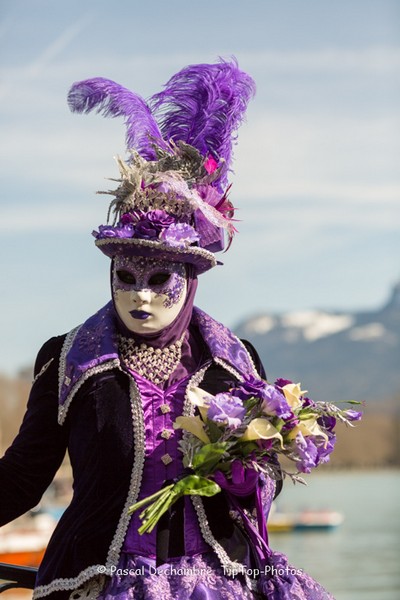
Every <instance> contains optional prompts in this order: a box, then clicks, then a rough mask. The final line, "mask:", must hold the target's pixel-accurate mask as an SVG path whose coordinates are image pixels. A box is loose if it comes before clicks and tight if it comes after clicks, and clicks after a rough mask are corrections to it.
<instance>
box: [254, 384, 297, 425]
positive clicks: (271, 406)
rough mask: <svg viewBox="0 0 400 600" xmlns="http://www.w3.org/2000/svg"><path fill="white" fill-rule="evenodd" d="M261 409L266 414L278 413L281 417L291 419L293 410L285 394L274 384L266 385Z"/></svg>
mask: <svg viewBox="0 0 400 600" xmlns="http://www.w3.org/2000/svg"><path fill="white" fill-rule="evenodd" d="M262 398H263V402H262V405H261V410H262V411H263V413H265V414H266V415H276V416H277V417H280V418H281V419H291V418H292V417H293V412H292V410H291V408H290V406H289V404H288V403H287V400H286V398H285V396H284V395H283V394H282V393H281V392H280V391H279V390H277V389H276V387H275V386H273V385H266V386H265V389H264V394H263V396H262Z"/></svg>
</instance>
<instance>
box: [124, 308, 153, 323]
mask: <svg viewBox="0 0 400 600" xmlns="http://www.w3.org/2000/svg"><path fill="white" fill-rule="evenodd" d="M129 314H131V315H132V317H133V318H134V319H140V320H141V321H144V320H145V319H147V318H148V317H150V316H151V315H150V313H148V312H146V311H145V310H131V311H130V313H129Z"/></svg>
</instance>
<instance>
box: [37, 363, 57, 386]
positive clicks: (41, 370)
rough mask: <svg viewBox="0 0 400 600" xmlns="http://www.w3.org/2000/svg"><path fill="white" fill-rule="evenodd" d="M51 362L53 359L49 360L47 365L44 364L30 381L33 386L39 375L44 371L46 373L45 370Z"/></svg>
mask: <svg viewBox="0 0 400 600" xmlns="http://www.w3.org/2000/svg"><path fill="white" fill-rule="evenodd" d="M53 360H54V358H51V359H50V360H48V361H47V363H45V364H44V365H43V367H42V368H41V369H40V371H39V373H38V374H37V375H36V376H35V377H34V379H33V381H32V384H34V383H35V382H36V381H37V380H38V379H39V377H40V376H41V375H43V373H44V372H45V371H47V369H48V368H49V366H50V365H51V363H52V362H53Z"/></svg>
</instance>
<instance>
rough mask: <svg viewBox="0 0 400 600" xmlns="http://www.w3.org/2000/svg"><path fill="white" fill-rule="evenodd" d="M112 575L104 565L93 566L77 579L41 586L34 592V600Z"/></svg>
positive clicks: (56, 581) (59, 580) (61, 580)
mask: <svg viewBox="0 0 400 600" xmlns="http://www.w3.org/2000/svg"><path fill="white" fill-rule="evenodd" d="M99 573H100V574H101V575H111V572H110V571H109V569H106V567H104V566H103V565H93V566H91V567H88V568H87V569H85V570H84V571H81V573H79V575H77V576H76V577H68V578H63V577H62V578H60V579H54V580H53V581H52V582H51V583H49V584H47V585H39V586H38V587H36V588H35V589H34V590H33V596H32V600H36V598H43V597H45V596H49V595H50V594H52V593H53V592H62V591H64V590H74V589H77V588H78V587H80V586H82V585H83V584H84V583H85V582H86V581H87V580H88V579H90V578H91V577H95V576H97V575H99Z"/></svg>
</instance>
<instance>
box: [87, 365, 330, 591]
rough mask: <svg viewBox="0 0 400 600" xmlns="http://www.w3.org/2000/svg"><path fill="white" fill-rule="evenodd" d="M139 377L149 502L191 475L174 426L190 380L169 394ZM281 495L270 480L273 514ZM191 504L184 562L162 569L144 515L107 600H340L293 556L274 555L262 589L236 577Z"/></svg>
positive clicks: (108, 585)
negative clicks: (292, 561) (143, 529)
mask: <svg viewBox="0 0 400 600" xmlns="http://www.w3.org/2000/svg"><path fill="white" fill-rule="evenodd" d="M134 376H135V380H136V383H137V385H138V388H139V390H140V394H141V397H142V404H143V410H144V417H145V423H146V428H145V448H146V450H145V464H144V470H143V479H142V482H143V483H142V488H141V492H140V495H139V499H141V498H144V497H146V496H148V495H150V494H152V493H154V492H155V491H157V490H158V489H160V486H161V484H162V482H163V481H165V480H168V479H173V478H175V477H178V476H179V475H180V474H181V473H182V471H183V465H182V460H181V453H180V451H179V449H178V440H179V439H180V436H181V433H180V432H179V431H175V430H174V429H173V426H172V424H173V422H174V420H175V419H176V417H177V416H178V415H180V414H182V408H183V403H184V394H185V389H186V386H187V383H188V378H187V377H185V378H184V379H181V380H180V381H179V382H177V383H175V384H173V385H172V386H170V387H168V388H167V389H165V390H161V389H160V388H159V387H157V386H156V385H154V384H153V383H151V382H149V381H148V380H146V379H145V378H144V377H141V376H140V375H138V374H136V373H135V374H134ZM165 457H170V459H171V460H170V461H169V459H168V460H166V458H165ZM164 461H165V462H166V463H167V464H164ZM274 490H275V482H274V481H272V480H271V479H269V480H267V481H266V485H265V486H264V488H263V493H262V499H263V505H264V510H265V513H266V514H267V513H268V512H269V508H270V505H271V502H272V499H273V495H274ZM184 502H185V505H184V510H183V518H184V547H185V553H184V556H181V557H177V558H174V559H171V560H169V561H168V562H165V563H163V564H161V565H158V564H157V561H156V543H157V539H156V528H155V529H154V530H153V532H151V533H146V534H144V535H140V534H139V533H138V527H139V526H140V523H141V522H140V519H139V516H138V512H139V511H138V512H137V513H134V514H133V515H132V518H131V521H130V525H129V528H128V531H127V535H126V537H125V541H124V545H123V548H122V553H121V557H120V560H119V563H118V565H117V568H116V570H115V572H114V574H113V575H112V577H111V578H108V579H107V580H106V582H105V584H104V587H103V589H102V591H101V592H100V594H99V595H98V598H99V599H100V600H113V599H114V600H160V599H161V598H162V600H189V599H190V600H245V599H246V600H247V599H253V598H270V599H274V600H328V599H331V600H332V598H333V597H332V596H331V595H330V594H329V593H327V592H326V591H325V590H324V589H323V588H322V586H320V585H319V584H318V583H317V582H315V581H314V580H313V579H312V578H311V577H310V576H309V575H307V574H305V573H303V572H302V571H301V570H299V569H295V568H294V567H292V566H291V565H288V563H287V559H286V557H285V556H284V555H282V554H279V553H273V554H272V555H271V557H270V565H269V566H268V567H267V571H268V572H267V573H265V574H264V575H261V578H260V582H259V583H258V585H257V582H256V581H255V580H254V579H253V580H251V578H245V577H243V575H241V576H237V577H230V576H229V574H228V573H227V572H225V571H224V568H223V567H222V566H221V563H220V561H219V559H218V557H217V556H216V555H215V553H214V552H213V550H212V549H211V548H210V546H209V545H208V544H207V543H206V542H205V541H204V539H203V536H202V533H201V530H200V525H199V519H198V518H197V515H196V511H195V508H194V506H193V503H192V501H191V499H190V498H189V497H186V498H185V500H184ZM200 522H201V521H200ZM172 533H173V532H172ZM246 579H247V580H246Z"/></svg>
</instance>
